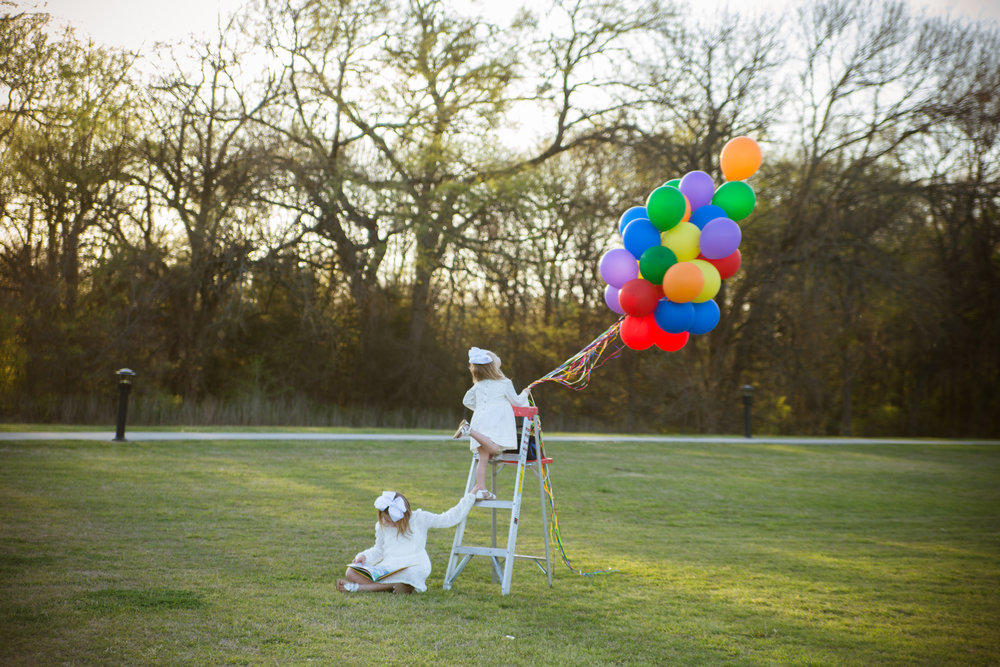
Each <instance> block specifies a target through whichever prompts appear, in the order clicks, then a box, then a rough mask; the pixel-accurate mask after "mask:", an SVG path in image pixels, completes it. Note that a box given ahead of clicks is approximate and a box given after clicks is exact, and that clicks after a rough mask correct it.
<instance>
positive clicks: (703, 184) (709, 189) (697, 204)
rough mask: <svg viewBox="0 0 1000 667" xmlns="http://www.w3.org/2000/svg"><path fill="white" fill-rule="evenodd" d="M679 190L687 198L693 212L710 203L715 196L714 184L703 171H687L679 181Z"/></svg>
mask: <svg viewBox="0 0 1000 667" xmlns="http://www.w3.org/2000/svg"><path fill="white" fill-rule="evenodd" d="M680 190H681V192H683V193H684V196H685V197H687V200H688V203H689V204H691V210H692V211H693V210H695V209H697V208H701V207H702V206H704V205H705V204H711V203H712V197H713V196H714V195H715V183H713V182H712V177H711V176H709V175H708V174H706V173H705V172H703V171H689V172H688V173H686V174H684V178H682V179H681V186H680Z"/></svg>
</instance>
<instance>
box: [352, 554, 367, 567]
mask: <svg viewBox="0 0 1000 667" xmlns="http://www.w3.org/2000/svg"><path fill="white" fill-rule="evenodd" d="M354 562H355V563H357V564H358V565H364V564H365V555H364V554H358V555H357V556H355V557H354Z"/></svg>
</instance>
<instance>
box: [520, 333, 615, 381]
mask: <svg viewBox="0 0 1000 667" xmlns="http://www.w3.org/2000/svg"><path fill="white" fill-rule="evenodd" d="M624 319H625V318H624V317H623V318H621V319H620V320H618V321H617V322H615V323H614V324H612V325H611V326H610V327H608V328H607V329H606V330H605V331H604V333H602V334H601V335H600V336H598V337H597V338H595V339H594V340H592V341H590V343H589V344H588V345H587V346H586V347H584V348H583V349H582V350H580V351H579V352H577V353H576V354H574V355H573V356H572V357H570V358H569V359H567V360H566V361H564V362H563V363H562V364H560V365H559V366H558V367H557V368H555V369H553V370H552V371H550V372H549V373H547V374H545V375H543V376H542V377H540V378H538V379H537V380H535V381H534V382H532V383H531V384H529V385H528V388H529V389H531V388H532V387H534V386H535V385H537V384H541V383H543V382H558V383H559V384H561V385H564V386H566V387H569V388H570V389H573V390H576V391H579V390H581V389H583V388H584V387H586V386H587V385H588V384H590V374H591V373H593V372H594V370H596V369H598V368H600V367H601V366H603V365H604V364H605V363H606V362H607V361H610V360H611V359H614V358H615V357H617V356H619V355H620V354H621V351H622V346H620V345H619V346H618V347H617V348H616V349H615V351H614V352H612V353H611V355H610V356H608V357H606V358H605V359H603V360H602V359H601V357H602V356H603V355H604V352H605V350H606V349H607V347H608V345H609V344H611V341H613V340H614V339H615V338H616V337H617V336H618V330H619V329H621V326H622V321H624Z"/></svg>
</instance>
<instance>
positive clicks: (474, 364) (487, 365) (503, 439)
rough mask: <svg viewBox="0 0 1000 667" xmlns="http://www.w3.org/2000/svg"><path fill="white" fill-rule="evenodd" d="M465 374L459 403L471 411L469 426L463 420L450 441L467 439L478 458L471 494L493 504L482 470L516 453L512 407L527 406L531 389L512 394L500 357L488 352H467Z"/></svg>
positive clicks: (512, 389)
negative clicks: (468, 380)
mask: <svg viewBox="0 0 1000 667" xmlns="http://www.w3.org/2000/svg"><path fill="white" fill-rule="evenodd" d="M469 372H470V373H472V382H473V385H472V388H471V389H469V391H467V392H465V397H464V398H463V399H462V403H463V404H465V407H467V408H469V409H470V410H472V423H471V424H470V423H469V422H467V421H465V420H464V419H463V420H462V423H461V424H459V425H458V430H457V431H455V435H454V437H455V439H456V440H457V439H458V438H461V437H464V436H469V449H471V450H472V451H473V453H476V454H478V456H479V463H478V464H477V466H476V485H475V486H473V487H472V489H471V491H472V492H473V493H475V494H476V498H477V499H479V500H495V499H496V496H494V495H493V494H492V493H490V492H489V491H488V490H487V489H486V467H487V466H488V465H489V461H490V457H492V456H496V455H497V454H499V453H500V452H502V451H504V450H505V449H515V450H516V449H517V422H516V420H515V419H514V408H513V407H512V406H514V405H517V406H521V407H524V406H526V405H528V395H529V393H530V392H531V389H525V390H524V391H522V392H521V393H520V394H518V393H516V392H515V391H514V383H512V382H511V381H510V380H509V379H508V378H507V376H506V375H504V374H503V373H502V372H500V357H498V356H497V355H496V354H494V353H493V352H490V351H489V350H480V349H479V348H478V347H473V348H470V349H469Z"/></svg>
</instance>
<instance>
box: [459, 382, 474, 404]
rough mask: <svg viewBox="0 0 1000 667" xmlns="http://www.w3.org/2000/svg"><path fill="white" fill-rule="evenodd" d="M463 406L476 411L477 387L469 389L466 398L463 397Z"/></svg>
mask: <svg viewBox="0 0 1000 667" xmlns="http://www.w3.org/2000/svg"><path fill="white" fill-rule="evenodd" d="M462 405H464V406H465V407H467V408H469V409H470V410H475V409H476V387H475V385H473V386H472V387H470V388H469V391H467V392H465V396H464V397H462Z"/></svg>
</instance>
